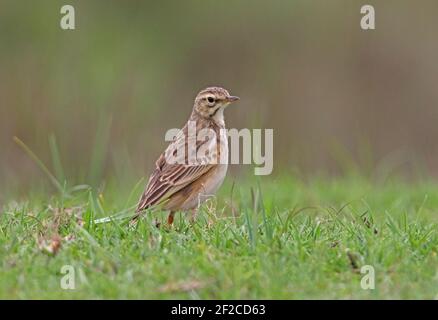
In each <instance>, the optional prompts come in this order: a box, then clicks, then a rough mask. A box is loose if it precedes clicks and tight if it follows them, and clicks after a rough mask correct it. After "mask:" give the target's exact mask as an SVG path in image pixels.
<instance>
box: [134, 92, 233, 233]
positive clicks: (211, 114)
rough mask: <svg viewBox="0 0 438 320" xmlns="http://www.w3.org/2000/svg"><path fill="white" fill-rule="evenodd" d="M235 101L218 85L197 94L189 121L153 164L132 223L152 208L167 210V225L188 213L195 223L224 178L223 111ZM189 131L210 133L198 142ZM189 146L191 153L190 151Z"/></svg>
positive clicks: (226, 158) (225, 148)
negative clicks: (175, 217)
mask: <svg viewBox="0 0 438 320" xmlns="http://www.w3.org/2000/svg"><path fill="white" fill-rule="evenodd" d="M238 100H240V98H239V97H237V96H232V95H230V94H229V92H228V91H227V90H226V89H224V88H221V87H217V86H214V87H208V88H205V89H203V90H201V91H200V92H199V93H198V94H197V96H196V98H195V101H194V105H193V110H192V113H191V115H190V117H189V120H188V121H187V123H186V124H185V125H184V127H183V128H182V129H181V130H179V133H178V134H177V135H176V136H175V137H174V139H173V141H172V142H171V143H170V144H169V145H168V147H167V148H166V150H165V151H164V152H163V153H162V154H161V155H160V156H159V158H158V160H157V161H156V162H155V169H154V170H153V172H152V174H151V176H150V178H149V181H148V183H147V185H146V188H145V191H144V192H143V194H142V195H141V197H140V200H139V202H138V205H137V209H136V212H135V215H134V217H133V221H136V220H137V219H138V217H139V216H140V215H141V214H142V213H143V212H145V211H146V210H148V209H150V208H154V207H160V208H161V209H162V210H165V211H169V215H168V217H167V223H168V225H169V226H171V225H172V224H173V221H174V215H175V212H178V211H184V212H191V220H192V221H194V220H195V218H196V216H197V211H198V208H199V207H200V205H201V204H202V203H203V202H204V201H205V200H206V199H208V197H209V196H212V195H214V194H215V192H216V191H217V190H218V189H219V187H220V186H221V185H222V182H223V181H224V179H225V176H226V173H227V168H228V139H227V133H226V128H225V119H224V110H225V109H226V108H227V107H228V106H229V105H230V104H231V103H233V102H236V101H238ZM191 128H192V129H196V130H195V132H196V133H199V132H203V131H204V132H207V133H212V134H210V135H208V134H207V135H206V136H205V137H204V138H202V137H201V139H199V137H198V136H193V135H192V134H191V132H190V130H191ZM190 146H192V149H193V150H189V149H190ZM183 150H184V151H185V152H183ZM193 152H195V153H193ZM178 153H179V154H178ZM193 154H194V155H195V157H193ZM169 160H172V161H169Z"/></svg>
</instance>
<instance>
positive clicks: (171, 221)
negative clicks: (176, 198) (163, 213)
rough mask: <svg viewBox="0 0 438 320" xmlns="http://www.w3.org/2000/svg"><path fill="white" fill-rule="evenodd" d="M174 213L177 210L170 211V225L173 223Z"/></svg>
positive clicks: (168, 221) (168, 218) (168, 219)
mask: <svg viewBox="0 0 438 320" xmlns="http://www.w3.org/2000/svg"><path fill="white" fill-rule="evenodd" d="M174 215H175V212H174V211H170V213H169V216H168V217H167V224H168V225H169V226H171V225H172V223H173V216H174Z"/></svg>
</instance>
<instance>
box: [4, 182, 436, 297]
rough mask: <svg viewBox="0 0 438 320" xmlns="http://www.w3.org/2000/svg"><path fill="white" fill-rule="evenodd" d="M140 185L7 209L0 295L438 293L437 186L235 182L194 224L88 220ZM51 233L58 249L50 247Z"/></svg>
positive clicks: (124, 202) (121, 203)
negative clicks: (366, 280) (69, 277)
mask: <svg viewBox="0 0 438 320" xmlns="http://www.w3.org/2000/svg"><path fill="white" fill-rule="evenodd" d="M229 180H230V179H229ZM140 185H141V186H140V187H138V188H136V189H134V190H132V192H131V190H128V191H127V189H126V188H123V190H121V187H120V186H117V185H114V186H107V188H106V189H105V191H104V192H103V194H99V196H95V193H94V192H93V191H92V190H91V189H89V188H85V187H84V188H79V190H76V191H70V192H65V193H62V194H61V195H59V196H52V197H48V196H47V195H32V196H29V199H27V200H23V201H21V202H10V203H9V204H7V205H5V206H4V208H3V209H2V211H1V215H0V298H49V299H54V298H165V299H169V298H183V299H199V298H201V299H227V298H229V299H244V298H249V299H253V298H256V299H258V298H268V299H271V298H278V299H296V298H298V299H301V298H317V299H319V298H322V299H326V298H342V299H344V298H347V299H348V298H359V299H380V298H383V299H388V298H396V299H399V298H401V299H406V298H413V299H417V298H426V299H434V298H437V297H438V257H437V251H438V237H437V215H438V184H436V183H430V182H417V183H409V182H402V181H387V182H385V183H372V182H370V181H368V180H366V179H363V178H358V177H351V178H342V179H341V178H338V179H328V178H321V179H317V178H314V179H311V180H310V181H306V182H305V181H301V180H298V179H296V178H292V177H291V178H287V177H283V178H281V179H274V178H262V179H260V185H261V187H260V188H259V187H257V185H258V184H257V183H254V184H251V183H250V182H248V181H247V182H241V181H239V180H236V183H235V185H234V187H232V186H231V185H230V184H227V185H225V186H223V187H222V189H221V192H220V194H219V195H218V197H217V201H211V202H210V203H209V204H208V205H205V206H203V208H202V210H201V212H200V214H199V217H198V220H197V222H196V223H195V224H193V225H191V224H190V223H189V222H188V221H187V219H185V218H184V217H183V216H182V215H181V214H179V215H177V217H176V220H175V225H174V227H173V228H172V229H168V228H166V227H163V226H162V227H161V228H156V227H155V226H154V220H155V219H158V220H162V221H164V220H165V214H164V213H153V214H149V215H146V216H145V217H144V219H142V220H140V222H139V223H138V224H137V225H136V226H135V227H133V228H132V227H129V226H128V225H127V223H126V221H124V220H121V221H117V222H109V223H104V224H94V223H93V220H94V219H95V218H98V217H103V216H108V215H111V214H114V213H117V212H123V210H125V209H126V208H128V207H130V206H132V205H133V204H135V200H136V198H137V196H138V193H139V192H140V191H141V190H140V189H141V188H142V187H143V186H142V183H140ZM251 185H252V186H251ZM231 189H233V196H232V199H231ZM130 193H132V194H133V197H131V200H129V194H130ZM56 235H59V236H60V237H61V238H62V240H61V247H60V249H59V250H58V251H57V252H56V254H53V253H49V252H47V250H46V249H44V245H49V246H50V242H51V240H50V239H52V237H54V236H56ZM67 238H68V239H67ZM44 241H46V242H44ZM64 265H71V266H73V267H74V270H75V283H76V289H75V290H63V289H61V287H60V280H61V278H62V276H63V274H61V268H62V266H64ZM363 265H372V266H373V267H374V268H375V276H376V280H375V289H374V290H363V289H361V286H360V281H361V278H362V277H363V275H362V274H361V273H360V268H361V266H363Z"/></svg>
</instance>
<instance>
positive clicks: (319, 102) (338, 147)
mask: <svg viewBox="0 0 438 320" xmlns="http://www.w3.org/2000/svg"><path fill="white" fill-rule="evenodd" d="M64 4H71V5H73V6H74V7H75V10H76V30H73V31H65V30H61V28H60V27H59V21H60V18H61V14H60V8H61V6H62V5H64ZM364 4H372V5H374V7H375V9H376V30H374V31H363V30H361V29H360V26H359V22H360V18H361V14H360V7H361V6H362V5H364ZM437 13H438V2H437V1H435V0H430V1H426V0H423V1H402V0H385V1H353V0H348V1H347V0H344V1H327V0H314V1H306V0H301V1H296V0H289V1H254V0H251V1H250V0H240V1H200V0H197V1H194V0H193V1H187V0H184V1H79V0H74V1H48V0H39V1H24V0H1V1H0V40H1V41H0V192H1V196H0V200H1V197H6V196H7V195H8V194H17V193H21V194H25V193H26V192H28V190H29V188H32V187H34V188H35V187H41V188H45V187H47V180H46V179H45V177H44V176H43V174H42V173H41V170H40V169H39V168H38V167H37V166H36V165H35V163H34V162H32V160H31V159H30V158H29V157H28V155H26V154H25V153H24V152H23V150H22V149H20V148H19V147H18V146H17V145H16V144H15V143H14V142H13V137H14V136H17V137H19V138H20V139H22V140H23V141H24V142H25V143H26V144H27V145H28V146H29V148H31V149H32V150H33V151H34V152H35V153H36V154H37V155H38V157H39V158H40V159H41V160H42V161H44V162H45V163H47V164H48V166H49V167H50V169H51V170H53V171H55V172H56V174H57V175H58V176H59V175H64V176H65V177H66V178H67V179H68V180H69V181H71V183H90V184H94V185H96V184H100V183H101V182H102V181H105V180H106V179H108V178H109V177H112V178H115V179H116V181H118V182H119V183H121V184H122V183H126V182H129V183H133V182H135V181H138V179H139V178H140V177H142V176H145V175H148V174H149V172H150V170H151V169H152V168H153V165H154V164H153V163H154V161H155V159H156V158H157V156H158V155H159V154H160V152H161V151H162V150H163V149H164V147H165V145H166V143H165V142H164V133H165V132H166V130H167V129H169V128H175V127H181V126H182V125H183V124H184V122H185V121H186V120H187V117H188V116H189V114H190V112H191V108H192V103H193V99H194V96H195V95H196V93H197V92H198V91H199V90H200V89H202V88H204V87H206V86H209V85H220V86H224V87H226V88H227V89H229V90H230V92H231V93H232V94H235V95H238V96H240V97H241V102H239V104H237V105H236V106H235V107H233V108H230V109H228V110H227V125H228V127H235V128H273V129H274V161H275V166H274V173H273V174H274V175H281V174H283V173H286V172H287V173H289V172H294V173H295V174H297V173H298V174H302V175H308V174H311V175H312V174H315V173H326V174H343V173H344V172H345V170H349V169H351V168H359V169H360V170H361V171H363V172H365V173H366V174H369V175H371V176H375V175H377V176H381V175H385V174H388V172H390V173H393V172H396V173H397V174H398V173H400V174H402V175H404V174H407V175H412V173H413V172H414V173H415V174H416V175H417V174H418V172H420V174H421V175H423V176H437V175H438V148H437V142H436V140H437V137H438V125H437V120H438V104H437V101H438V90H437V75H438V64H437V56H438V41H437V30H438V19H437V18H436V16H437ZM51 137H52V138H51ZM55 140H56V145H57V146H58V148H59V153H60V155H61V156H60V159H61V162H62V167H63V169H62V170H61V168H60V166H59V165H57V164H56V161H55V163H52V162H53V159H54V157H53V156H52V152H53V150H52V151H51V149H50V141H52V146H54V145H55V142H54V141H55ZM52 149H53V148H52ZM55 158H56V157H55ZM249 170H252V169H251V168H250V167H249V166H234V167H233V168H232V173H231V174H232V175H233V174H240V173H239V172H241V171H246V172H249ZM62 171H64V172H62ZM251 172H252V171H251Z"/></svg>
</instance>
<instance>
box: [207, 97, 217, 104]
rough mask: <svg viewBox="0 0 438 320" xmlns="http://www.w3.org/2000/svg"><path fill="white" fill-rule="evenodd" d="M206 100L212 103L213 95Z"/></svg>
mask: <svg viewBox="0 0 438 320" xmlns="http://www.w3.org/2000/svg"><path fill="white" fill-rule="evenodd" d="M207 101H208V103H209V104H213V103H214V102H215V101H214V98H213V97H208V98H207Z"/></svg>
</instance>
